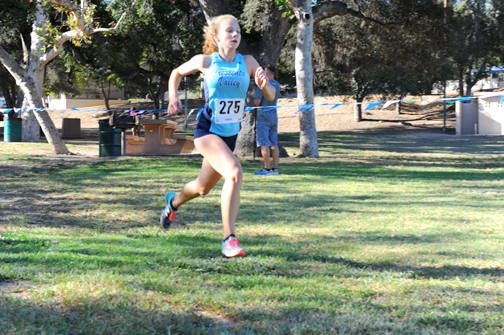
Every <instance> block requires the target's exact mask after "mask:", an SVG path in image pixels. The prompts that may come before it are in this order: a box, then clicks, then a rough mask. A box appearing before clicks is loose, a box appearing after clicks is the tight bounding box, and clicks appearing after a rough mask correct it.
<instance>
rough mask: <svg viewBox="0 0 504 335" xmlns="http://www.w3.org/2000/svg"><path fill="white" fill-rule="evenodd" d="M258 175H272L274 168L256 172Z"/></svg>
mask: <svg viewBox="0 0 504 335" xmlns="http://www.w3.org/2000/svg"><path fill="white" fill-rule="evenodd" d="M254 174H255V175H256V176H272V175H273V170H266V169H262V170H261V171H259V172H256V173H254Z"/></svg>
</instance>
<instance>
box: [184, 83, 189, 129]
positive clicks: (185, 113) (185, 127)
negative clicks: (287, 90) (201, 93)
mask: <svg viewBox="0 0 504 335" xmlns="http://www.w3.org/2000/svg"><path fill="white" fill-rule="evenodd" d="M184 88H185V105H184V108H185V110H184V115H185V119H186V122H185V124H184V129H187V113H188V112H187V77H184Z"/></svg>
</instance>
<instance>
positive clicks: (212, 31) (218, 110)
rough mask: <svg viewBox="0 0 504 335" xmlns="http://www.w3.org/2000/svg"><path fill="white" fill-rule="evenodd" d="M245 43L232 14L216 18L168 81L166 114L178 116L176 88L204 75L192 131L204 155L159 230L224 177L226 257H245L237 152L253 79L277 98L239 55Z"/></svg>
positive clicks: (169, 202)
mask: <svg viewBox="0 0 504 335" xmlns="http://www.w3.org/2000/svg"><path fill="white" fill-rule="evenodd" d="M240 40H241V34H240V26H239V24H238V21H237V20H236V18H235V17H234V16H232V15H221V16H218V17H215V18H214V19H213V20H212V22H211V23H210V25H209V26H208V27H207V28H206V29H205V44H204V46H203V53H204V54H203V55H196V56H194V57H193V58H191V60H189V61H188V62H186V63H184V64H182V65H180V66H179V67H178V68H176V69H175V70H173V71H172V73H171V76H170V80H169V82H168V92H169V95H170V103H169V104H168V114H170V115H175V114H177V113H178V112H179V111H180V110H181V108H182V103H181V101H180V99H179V98H178V97H177V90H178V87H179V84H180V81H181V79H182V77H183V76H187V75H189V74H191V73H194V72H197V71H200V72H202V73H203V75H204V78H205V81H204V84H205V86H204V87H205V98H206V103H205V109H204V110H203V112H202V113H201V115H200V118H199V120H198V124H197V126H196V130H195V132H194V145H195V146H196V148H197V149H198V151H199V152H200V153H201V155H202V156H203V162H202V164H201V171H200V173H199V175H198V177H197V178H196V179H195V180H193V181H191V182H189V183H187V184H186V185H185V186H184V187H183V188H182V190H181V191H180V193H178V194H176V193H174V192H168V193H167V194H166V197H165V201H166V208H165V209H164V210H163V213H162V214H161V218H160V221H161V226H162V227H163V228H169V227H170V225H171V224H172V222H173V221H174V220H175V217H176V215H177V209H178V208H179V207H180V206H181V205H183V204H184V203H186V202H187V201H189V200H192V199H194V198H196V197H199V196H200V195H206V194H208V193H209V192H210V190H211V189H212V188H213V187H214V186H215V185H216V184H217V182H218V181H219V180H220V179H221V177H224V179H225V181H224V185H223V187H222V194H221V213H222V224H223V227H224V236H223V242H222V253H223V254H224V256H226V257H236V256H245V251H244V250H243V249H242V248H241V247H240V243H239V242H238V240H237V239H236V236H235V234H234V233H235V223H236V217H237V215H238V209H239V207H240V188H241V185H242V181H243V171H242V167H241V164H240V162H239V161H238V159H237V158H236V156H235V155H234V154H233V150H234V148H235V145H236V138H237V136H238V132H239V131H240V128H241V124H240V123H241V120H242V116H243V112H244V109H245V100H246V97H247V91H248V87H249V82H250V78H251V77H252V78H254V80H255V83H256V85H257V86H258V87H259V89H260V90H261V92H262V93H263V95H264V96H265V97H266V98H267V99H268V100H273V99H274V97H275V88H274V87H273V86H272V85H271V84H270V83H268V79H267V78H266V75H265V73H264V71H263V69H262V68H261V67H260V66H259V63H258V62H257V61H256V60H255V59H254V57H252V56H249V55H245V56H243V55H241V54H239V53H237V52H236V49H237V48H238V46H239V44H240Z"/></svg>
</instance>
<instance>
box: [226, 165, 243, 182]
mask: <svg viewBox="0 0 504 335" xmlns="http://www.w3.org/2000/svg"><path fill="white" fill-rule="evenodd" d="M225 178H226V180H230V181H232V182H233V183H234V184H241V183H242V181H243V170H242V169H241V167H240V166H235V167H233V168H232V169H231V171H230V172H229V174H228V175H227V176H225Z"/></svg>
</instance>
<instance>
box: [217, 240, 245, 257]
mask: <svg viewBox="0 0 504 335" xmlns="http://www.w3.org/2000/svg"><path fill="white" fill-rule="evenodd" d="M222 254H223V255H224V256H225V257H227V258H231V257H238V256H242V257H243V256H246V254H245V251H244V250H243V249H242V248H241V247H240V242H238V240H237V239H236V237H234V236H229V237H228V238H227V239H226V240H225V241H223V242H222Z"/></svg>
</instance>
